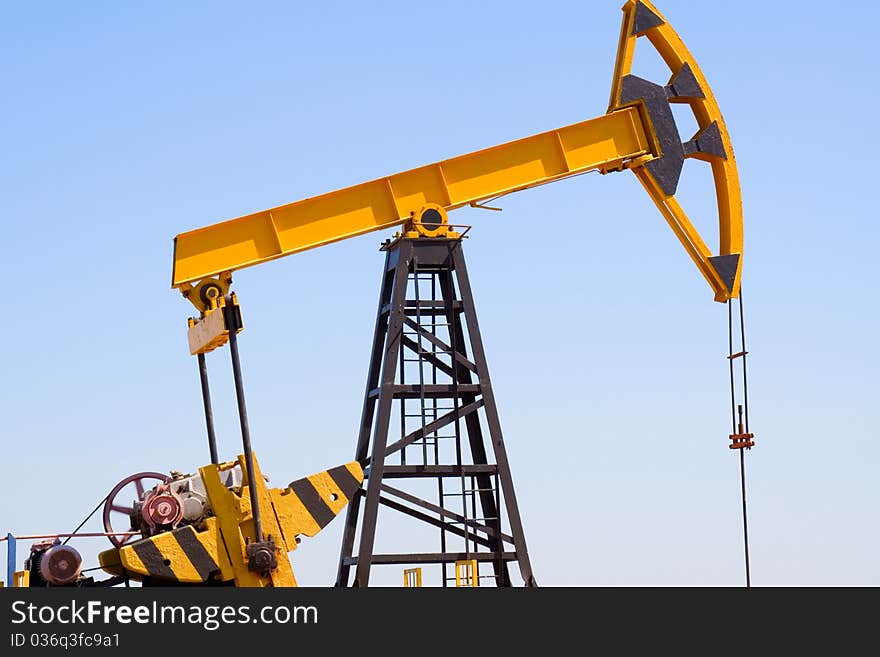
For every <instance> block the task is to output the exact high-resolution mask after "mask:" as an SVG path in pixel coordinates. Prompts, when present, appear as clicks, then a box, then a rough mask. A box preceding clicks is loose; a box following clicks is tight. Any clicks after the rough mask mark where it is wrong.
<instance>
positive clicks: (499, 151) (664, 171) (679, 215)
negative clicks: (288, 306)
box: [171, 0, 743, 313]
mask: <svg viewBox="0 0 880 657" xmlns="http://www.w3.org/2000/svg"><path fill="white" fill-rule="evenodd" d="M623 13H624V17H623V22H622V25H621V32H620V41H619V44H618V50H617V60H616V63H615V71H614V78H613V82H612V89H611V100H610V103H609V110H608V114H606V115H605V116H601V117H599V118H595V119H591V120H588V121H584V122H581V123H576V124H573V125H570V126H566V127H563V128H559V129H557V130H550V131H548V132H543V133H541V134H537V135H534V136H531V137H526V138H523V139H519V140H516V141H512V142H508V143H505V144H501V145H499V146H494V147H492V148H487V149H484V150H480V151H476V152H474V153H469V154H467V155H462V156H459V157H455V158H452V159H449V160H443V161H441V162H437V163H435V164H429V165H427V166H422V167H418V168H415V169H411V170H409V171H404V172H401V173H397V174H394V175H392V176H388V177H385V178H379V179H376V180H373V181H370V182H366V183H362V184H359V185H354V186H351V187H346V188H344V189H340V190H337V191H333V192H329V193H326V194H322V195H320V196H314V197H310V198H306V199H303V200H301V201H297V202H295V203H291V204H288V205H283V206H280V207H277V208H272V209H270V210H265V211H262V212H257V213H254V214H250V215H246V216H243V217H238V218H237V219H231V220H228V221H223V222H221V223H217V224H213V225H210V226H206V227H204V228H199V229H196V230H192V231H189V232H185V233H181V234H179V235H178V236H177V237H176V238H175V241H174V269H173V272H172V281H171V284H172V287H175V288H178V289H180V291H181V292H182V293H183V294H184V296H187V297H189V298H190V300H191V301H193V303H194V304H195V305H196V307H197V308H198V309H199V310H201V311H202V312H203V313H204V312H205V310H206V308H205V304H206V303H207V301H206V300H205V299H199V298H197V297H199V296H200V295H199V292H200V291H202V292H204V291H205V290H208V291H210V290H212V289H214V287H216V286H217V285H218V284H219V283H221V282H222V281H223V280H227V281H228V279H229V276H230V275H231V273H232V272H233V271H235V270H238V269H242V268H244V267H250V266H253V265H257V264H260V263H263V262H268V261H270V260H274V259H276V258H280V257H283V256H286V255H291V254H294V253H298V252H301V251H305V250H307V249H313V248H316V247H319V246H323V245H325V244H330V243H332V242H337V241H340V240H344V239H347V238H349V237H355V236H357V235H362V234H365V233H369V232H372V231H376V230H381V229H386V228H391V227H393V226H397V225H400V224H403V223H406V222H409V223H411V224H413V225H414V226H415V227H416V228H418V227H419V221H418V218H419V216H420V213H421V212H423V211H424V210H425V208H435V209H439V210H440V211H442V212H441V214H442V215H445V212H447V211H450V210H454V209H456V208H459V207H462V206H465V205H468V204H477V203H479V202H481V201H485V200H487V199H491V198H495V197H498V196H501V195H503V194H508V193H511V192H516V191H520V190H524V189H528V188H531V187H535V186H538V185H542V184H545V183H548V182H552V181H556V180H561V179H564V178H568V177H571V176H573V175H577V174H580V173H584V172H587V171H591V170H599V171H601V172H602V173H609V172H611V171H618V170H622V169H625V168H629V169H632V170H633V172H634V173H635V174H636V177H637V178H638V180H639V181H640V182H641V184H642V186H643V187H644V188H645V190H646V191H647V192H648V194H649V195H650V196H651V198H652V200H653V201H654V203H655V204H656V206H657V208H658V209H659V210H660V213H661V215H662V216H663V217H664V219H665V220H666V221H667V223H668V224H669V226H670V228H671V229H672V231H673V233H674V234H675V235H676V237H677V238H678V239H679V241H680V242H681V243H682V245H683V246H684V249H685V251H686V252H687V254H688V255H689V256H690V257H691V259H692V260H693V261H694V263H695V264H696V265H697V268H698V269H699V271H700V273H701V274H702V275H703V276H704V277H705V279H706V280H707V282H708V283H709V285H710V286H711V287H712V289H713V291H714V293H715V300H716V301H722V302H723V301H727V300H729V299H732V298H735V297H737V296H738V295H739V287H740V279H741V275H742V251H743V230H742V199H741V193H740V187H739V176H738V173H737V168H736V160H735V158H734V155H733V147H732V144H731V140H730V135H729V133H728V131H727V127H726V125H725V123H724V119H723V117H722V115H721V111H720V109H719V107H718V104H717V102H716V101H715V97H714V96H713V94H712V91H711V89H710V88H709V85H708V83H707V82H706V78H705V76H704V75H703V73H702V71H701V70H700V67H699V66H698V65H697V64H696V62H695V60H694V59H693V57H692V56H691V54H690V52H689V51H688V49H687V48H686V47H685V45H684V43H683V42H682V40H681V38H680V37H679V36H678V34H676V32H675V30H674V29H673V28H672V27H671V26H670V25H669V23H668V22H667V21H666V19H665V18H663V16H662V15H661V14H660V12H659V11H657V9H656V7H654V5H653V4H652V3H651V2H648V1H647V0H627V1H626V2H625V4H624V5H623ZM641 37H646V39H647V40H648V41H649V42H650V43H651V45H652V46H653V47H654V48H655V49H656V50H657V51H658V52H659V54H660V55H661V56H662V58H663V60H664V61H665V62H666V64H667V65H668V66H669V69H670V71H671V72H672V77H671V79H670V81H669V84H667V85H666V86H660V85H657V84H654V83H652V82H649V81H647V80H642V79H640V78H637V77H636V76H633V75H631V74H630V71H631V68H632V62H633V58H634V55H635V50H636V41H637V40H638V39H639V38H641ZM669 103H687V104H689V105H690V107H691V109H692V110H693V113H694V116H695V118H696V120H697V123H698V126H699V131H698V133H697V134H696V135H694V136H693V138H692V139H690V141H687V142H685V141H684V140H682V138H681V136H680V135H679V133H678V128H677V126H676V125H675V119H674V115H673V113H672V110H671V109H670V107H669ZM685 158H696V159H699V160H703V161H705V162H708V163H709V164H710V165H711V167H712V174H713V179H714V183H715V190H716V199H717V204H718V218H717V220H718V227H719V235H720V243H719V248H718V251H717V252H716V253H713V252H712V251H711V249H710V248H709V247H708V246H707V245H706V243H705V241H704V240H703V238H702V237H701V236H700V234H699V232H698V231H697V230H696V228H695V227H694V225H693V223H692V222H691V220H690V218H689V217H688V216H687V214H686V213H685V211H684V209H683V208H682V207H681V205H680V204H679V203H678V201H677V199H676V197H675V192H676V188H677V184H678V178H679V176H680V175H681V172H682V166H683V162H684V160H685ZM437 233H438V235H440V234H441V233H442V234H446V232H445V228H444V229H443V230H440V229H439V228H438V231H437ZM406 236H407V237H417V236H422V237H432V236H434V235H433V234H432V233H431V231H430V230H427V229H426V228H425V227H424V226H422V229H421V230H418V231H412V232H408V233H407V234H406ZM218 276H219V278H214V277H218ZM224 277H225V278H224Z"/></svg>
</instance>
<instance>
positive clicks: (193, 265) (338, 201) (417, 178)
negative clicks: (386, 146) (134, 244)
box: [171, 108, 650, 288]
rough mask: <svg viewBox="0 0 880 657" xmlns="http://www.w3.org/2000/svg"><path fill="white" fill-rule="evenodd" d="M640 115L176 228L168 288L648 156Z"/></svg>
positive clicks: (627, 113)
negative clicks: (432, 210) (420, 214)
mask: <svg viewBox="0 0 880 657" xmlns="http://www.w3.org/2000/svg"><path fill="white" fill-rule="evenodd" d="M649 152H650V151H649V142H648V138H647V136H646V134H645V131H644V128H643V127H642V120H641V118H640V116H639V112H638V111H637V110H636V109H633V108H627V109H624V110H622V111H619V112H612V113H610V114H607V115H605V116H600V117H599V118H596V119H592V120H589V121H583V122H582V123H576V124H574V125H569V126H566V127H563V128H559V129H558V130H550V131H548V132H544V133H541V134H538V135H534V136H531V137H526V138H524V139H519V140H517V141H512V142H508V143H505V144H501V145H499V146H494V147H492V148H487V149H485V150H480V151H476V152H474V153H469V154H467V155H461V156H459V157H455V158H452V159H449V160H443V161H442V162H437V163H434V164H429V165H427V166H422V167H419V168H416V169H411V170H409V171H404V172H402V173H397V174H394V175H392V176H388V177H385V178H379V179H377V180H373V181H370V182H366V183H362V184H359V185H354V186H352V187H346V188H344V189H340V190H337V191H334V192H329V193H327V194H322V195H320V196H313V197H311V198H307V199H304V200H301V201H297V202H295V203H291V204H289V205H283V206H280V207H277V208H272V209H271V210H265V211H263V212H257V213H255V214H250V215H246V216H244V217H239V218H237V219H231V220H229V221H224V222H222V223H218V224H214V225H212V226H207V227H205V228H199V229H196V230H193V231H189V232H186V233H182V234H180V235H178V236H177V237H176V238H175V240H174V272H173V275H172V281H171V284H172V287H178V288H181V287H184V286H186V285H187V284H192V283H194V282H196V281H199V280H201V279H203V278H205V277H208V276H213V275H217V274H220V273H224V272H232V271H235V270H237V269H241V268H243V267H249V266H252V265H257V264H260V263H263V262H268V261H269V260H274V259H276V258H280V257H282V256H286V255H291V254H293V253H298V252H300V251H305V250H307V249H313V248H316V247H319V246H323V245H325V244H330V243H332V242H337V241H339V240H343V239H346V238H349V237H355V236H356V235H362V234H364V233H369V232H372V231H375V230H381V229H383V228H390V227H393V226H397V225H400V224H402V223H404V222H406V221H407V220H408V219H409V218H410V216H411V215H412V214H413V213H415V212H416V211H418V210H419V209H420V208H421V207H422V206H424V205H428V204H436V205H439V206H441V207H442V208H444V209H446V210H453V209H455V208H459V207H462V206H464V205H468V204H470V203H478V202H480V201H484V200H486V199H489V198H492V197H495V196H498V195H500V194H506V193H510V192H515V191H519V190H523V189H527V188H529V187H534V186H536V185H541V184H544V183H547V182H551V181H554V180H560V179H563V178H567V177H570V176H572V175H576V174H579V173H584V172H586V171H591V170H594V169H603V170H612V169H616V168H621V167H622V166H623V164H624V163H626V162H627V161H629V160H632V159H634V158H637V157H641V156H644V155H647V154H649Z"/></svg>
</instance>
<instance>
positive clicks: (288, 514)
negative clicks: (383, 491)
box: [270, 461, 364, 550]
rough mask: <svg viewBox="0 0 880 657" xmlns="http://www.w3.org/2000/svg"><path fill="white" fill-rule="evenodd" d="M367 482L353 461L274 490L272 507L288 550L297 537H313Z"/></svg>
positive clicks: (361, 469)
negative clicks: (362, 484) (299, 535)
mask: <svg viewBox="0 0 880 657" xmlns="http://www.w3.org/2000/svg"><path fill="white" fill-rule="evenodd" d="M363 481H364V471H363V468H361V466H360V463H358V462H357V461H352V462H351V463H346V464H345V465H340V466H338V467H335V468H331V469H330V470H325V471H323V472H319V473H317V474H313V475H311V476H309V477H304V478H303V479H297V480H296V481H294V482H293V483H291V484H290V485H289V486H288V487H287V488H284V489H278V488H273V489H272V490H271V491H270V493H271V495H272V504H273V506H274V507H275V515H276V516H277V518H278V523H279V525H280V526H281V531H282V532H283V533H284V536H285V540H286V542H287V545H288V548H289V549H291V550H292V549H294V547H295V546H296V543H295V541H294V537H296V536H297V535H298V534H305V535H306V536H314V535H315V534H317V533H318V532H319V531H321V530H322V529H323V528H324V527H326V526H327V525H328V524H329V523H330V521H331V520H333V518H335V517H336V516H337V515H338V514H339V512H340V511H342V509H344V508H345V505H346V504H348V502H349V501H350V500H351V498H352V497H354V495H355V493H357V491H358V489H359V488H360V487H361V483H363Z"/></svg>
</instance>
